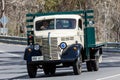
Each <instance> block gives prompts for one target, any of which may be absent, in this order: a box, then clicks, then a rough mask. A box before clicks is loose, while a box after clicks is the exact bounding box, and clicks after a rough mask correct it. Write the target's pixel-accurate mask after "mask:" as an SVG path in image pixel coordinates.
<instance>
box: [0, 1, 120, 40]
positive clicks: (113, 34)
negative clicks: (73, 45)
mask: <svg viewBox="0 0 120 80" xmlns="http://www.w3.org/2000/svg"><path fill="white" fill-rule="evenodd" d="M84 3H86V8H87V9H94V11H95V12H94V15H95V27H96V35H97V37H96V38H97V40H98V41H118V42H119V41H120V0H5V15H6V16H7V17H8V18H9V22H8V23H7V25H6V27H7V28H8V29H9V33H8V35H11V36H25V35H26V31H25V32H24V33H20V29H21V28H24V30H26V29H25V26H26V17H25V16H26V13H35V12H51V11H54V12H60V11H74V10H80V9H84V7H85V6H84ZM1 16H2V0H0V17H1ZM0 27H2V24H1V23H0Z"/></svg>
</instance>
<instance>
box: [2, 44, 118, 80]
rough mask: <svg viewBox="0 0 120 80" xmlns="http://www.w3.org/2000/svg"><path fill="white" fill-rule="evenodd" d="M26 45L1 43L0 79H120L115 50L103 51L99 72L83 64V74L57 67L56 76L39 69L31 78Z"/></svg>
mask: <svg viewBox="0 0 120 80" xmlns="http://www.w3.org/2000/svg"><path fill="white" fill-rule="evenodd" d="M25 47H26V46H21V45H12V44H3V43H0V80H120V53H114V52H109V53H108V52H104V53H103V62H102V63H100V69H99V71H97V72H87V70H86V65H85V64H83V67H82V74H81V75H73V70H72V68H71V67H69V68H59V69H57V72H56V74H55V75H54V76H45V75H44V73H43V71H42V70H39V71H38V74H37V78H34V79H30V78H29V77H28V75H27V71H26V65H25V64H26V62H25V61H24V60H23V53H24V50H25Z"/></svg>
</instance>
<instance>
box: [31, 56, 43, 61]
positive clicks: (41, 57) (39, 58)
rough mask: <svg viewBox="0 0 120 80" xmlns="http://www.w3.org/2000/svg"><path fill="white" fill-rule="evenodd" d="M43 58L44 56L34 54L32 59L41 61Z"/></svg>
mask: <svg viewBox="0 0 120 80" xmlns="http://www.w3.org/2000/svg"><path fill="white" fill-rule="evenodd" d="M40 60H43V56H32V61H40Z"/></svg>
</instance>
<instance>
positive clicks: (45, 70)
mask: <svg viewBox="0 0 120 80" xmlns="http://www.w3.org/2000/svg"><path fill="white" fill-rule="evenodd" d="M43 71H44V74H45V75H49V68H48V66H47V65H43Z"/></svg>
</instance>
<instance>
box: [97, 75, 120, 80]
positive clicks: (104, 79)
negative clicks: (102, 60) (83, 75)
mask: <svg viewBox="0 0 120 80" xmlns="http://www.w3.org/2000/svg"><path fill="white" fill-rule="evenodd" d="M118 76H120V74H116V75H113V76H108V77H104V78H99V79H96V80H107V79H108V80H110V79H111V78H114V77H118Z"/></svg>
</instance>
